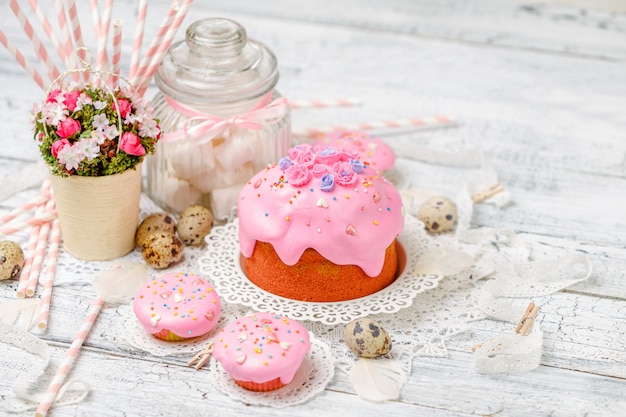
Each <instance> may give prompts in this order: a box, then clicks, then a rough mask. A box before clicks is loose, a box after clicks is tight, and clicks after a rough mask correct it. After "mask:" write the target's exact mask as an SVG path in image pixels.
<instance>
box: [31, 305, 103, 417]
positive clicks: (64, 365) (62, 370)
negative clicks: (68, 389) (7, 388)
mask: <svg viewBox="0 0 626 417" xmlns="http://www.w3.org/2000/svg"><path fill="white" fill-rule="evenodd" d="M103 304H104V301H102V298H100V297H96V298H95V299H94V300H93V302H92V303H91V306H90V307H89V311H88V312H87V317H85V320H83V324H82V325H81V326H80V330H79V331H78V333H76V336H75V337H74V340H73V341H72V344H71V345H70V348H69V349H68V351H67V352H66V353H65V357H64V358H63V362H61V365H60V366H59V369H58V370H57V373H56V374H55V375H54V378H52V382H51V383H50V386H49V387H48V391H46V393H45V395H44V399H43V401H42V402H41V403H39V407H37V410H36V411H35V416H36V417H45V416H46V415H47V414H48V411H49V410H50V407H52V403H54V400H55V398H56V396H57V394H58V393H59V390H60V389H61V386H62V385H63V382H64V381H65V378H67V375H68V374H69V373H70V371H71V370H72V365H73V364H74V361H75V360H76V358H77V357H78V352H79V350H80V348H81V346H82V345H83V343H84V342H85V339H86V338H87V336H89V331H90V330H91V327H92V326H93V324H94V322H95V321H96V318H97V317H98V313H100V309H101V308H102V305H103Z"/></svg>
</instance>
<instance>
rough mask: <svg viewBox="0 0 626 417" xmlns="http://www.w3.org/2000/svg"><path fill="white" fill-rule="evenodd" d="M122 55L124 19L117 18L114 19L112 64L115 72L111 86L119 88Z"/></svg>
mask: <svg viewBox="0 0 626 417" xmlns="http://www.w3.org/2000/svg"><path fill="white" fill-rule="evenodd" d="M121 57H122V21H121V20H120V19H115V20H114V21H113V57H112V58H111V66H112V68H113V70H112V72H113V74H115V75H117V77H116V76H112V77H111V87H113V88H117V86H118V85H119V81H120V80H119V76H120V75H121V70H120V61H121Z"/></svg>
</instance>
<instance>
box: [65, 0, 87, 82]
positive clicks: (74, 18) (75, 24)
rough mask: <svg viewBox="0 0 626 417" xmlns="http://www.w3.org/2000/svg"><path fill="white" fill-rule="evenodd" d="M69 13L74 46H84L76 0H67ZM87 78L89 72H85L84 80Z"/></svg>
mask: <svg viewBox="0 0 626 417" xmlns="http://www.w3.org/2000/svg"><path fill="white" fill-rule="evenodd" d="M67 15H68V17H69V21H70V33H71V34H72V38H73V39H74V46H75V47H76V48H84V47H85V42H84V41H83V32H82V30H81V28H80V20H79V19H78V11H77V10H76V0H67ZM72 59H73V58H72ZM87 78H89V74H87V72H84V73H83V80H87Z"/></svg>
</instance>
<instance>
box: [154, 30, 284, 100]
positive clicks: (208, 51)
mask: <svg viewBox="0 0 626 417" xmlns="http://www.w3.org/2000/svg"><path fill="white" fill-rule="evenodd" d="M155 81H156V84H157V86H158V87H159V89H160V90H161V92H163V94H165V95H168V96H170V97H172V98H173V99H175V100H178V101H181V102H183V103H188V104H192V105H193V104H197V105H211V104H219V103H231V102H235V101H240V100H252V99H254V98H256V97H260V96H262V95H263V94H265V93H267V92H269V91H270V90H271V89H272V88H274V86H275V85H276V83H277V82H278V68H277V62H276V57H275V56H274V54H273V53H272V52H271V51H270V50H269V49H268V48H267V47H266V46H265V45H263V44H262V43H260V42H257V41H255V40H253V39H248V37H247V35H246V30H245V29H244V28H243V26H241V25H240V24H239V23H237V22H235V21H233V20H230V19H225V18H207V19H202V20H198V21H196V22H194V23H192V24H191V25H190V26H189V27H188V28H187V31H186V36H185V40H184V41H179V42H177V43H175V44H173V45H172V46H171V47H170V49H169V50H168V52H167V54H166V55H165V57H164V59H163V62H162V63H161V65H160V66H159V70H158V72H157V74H156V77H155Z"/></svg>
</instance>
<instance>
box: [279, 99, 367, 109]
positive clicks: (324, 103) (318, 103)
mask: <svg viewBox="0 0 626 417" xmlns="http://www.w3.org/2000/svg"><path fill="white" fill-rule="evenodd" d="M361 104H363V102H362V101H361V100H357V99H353V98H336V99H324V100H289V106H290V107H291V108H292V109H308V108H315V109H324V108H327V107H354V106H360V105H361Z"/></svg>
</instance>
